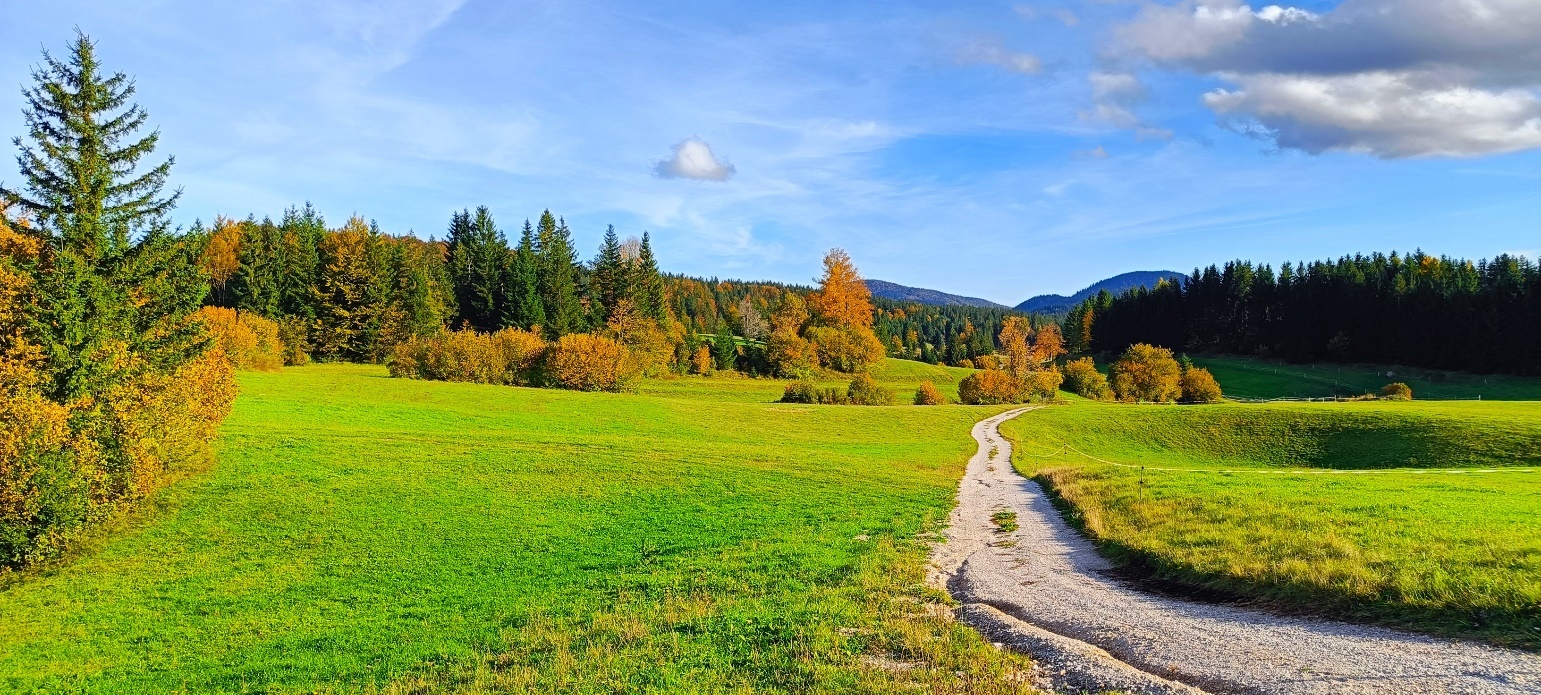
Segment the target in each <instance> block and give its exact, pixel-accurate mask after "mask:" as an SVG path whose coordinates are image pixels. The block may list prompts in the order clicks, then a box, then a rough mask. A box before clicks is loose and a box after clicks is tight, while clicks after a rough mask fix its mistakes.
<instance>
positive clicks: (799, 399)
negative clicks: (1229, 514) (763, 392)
mask: <svg viewBox="0 0 1541 695" xmlns="http://www.w3.org/2000/svg"><path fill="white" fill-rule="evenodd" d="M781 402H782V403H818V402H819V387H818V385H817V384H814V383H813V382H812V381H809V380H807V379H798V380H797V381H794V382H792V383H790V384H787V387H786V389H785V390H783V391H782V392H781Z"/></svg>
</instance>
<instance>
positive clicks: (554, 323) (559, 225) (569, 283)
mask: <svg viewBox="0 0 1541 695" xmlns="http://www.w3.org/2000/svg"><path fill="white" fill-rule="evenodd" d="M535 237H536V242H537V243H538V244H539V247H538V248H539V256H538V257H537V258H538V261H537V266H536V267H537V269H538V273H537V278H538V286H539V289H540V298H541V303H542V304H543V305H544V307H543V309H544V313H545V316H546V324H545V326H546V334H547V335H548V336H549V337H551V338H557V337H560V336H563V335H566V334H568V333H573V332H577V331H581V330H583V326H582V322H583V307H582V305H581V304H579V302H578V267H577V266H578V254H577V252H576V251H574V250H573V246H572V234H571V233H570V232H569V231H568V230H567V225H566V223H565V222H559V221H558V220H556V219H555V218H553V217H552V215H551V211H550V210H547V211H545V212H543V213H541V216H540V222H539V224H538V225H537V227H536V234H535Z"/></svg>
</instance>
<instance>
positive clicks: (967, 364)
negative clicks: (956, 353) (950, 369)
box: [953, 358, 974, 369]
mask: <svg viewBox="0 0 1541 695" xmlns="http://www.w3.org/2000/svg"><path fill="white" fill-rule="evenodd" d="M953 366H954V367H962V368H964V369H973V368H974V361H973V360H971V359H967V358H964V359H961V360H958V363H957V364H955V365H953Z"/></svg>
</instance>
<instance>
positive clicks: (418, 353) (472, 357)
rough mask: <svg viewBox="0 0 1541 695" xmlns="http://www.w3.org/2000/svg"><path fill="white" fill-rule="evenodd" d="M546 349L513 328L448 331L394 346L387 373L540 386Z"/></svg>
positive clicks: (533, 335)
mask: <svg viewBox="0 0 1541 695" xmlns="http://www.w3.org/2000/svg"><path fill="white" fill-rule="evenodd" d="M546 347H547V344H546V341H545V340H544V339H542V338H541V337H540V335H539V334H537V333H535V332H533V331H524V330H519V329H517V328H506V329H504V330H501V331H498V332H497V333H477V332H476V331H472V330H465V331H451V332H446V333H442V334H440V335H436V336H433V337H429V338H411V339H409V340H407V342H404V343H400V344H398V345H397V346H396V347H395V349H394V352H393V353H392V356H391V360H390V363H389V364H388V365H387V368H388V369H389V370H390V372H391V376H395V377H404V378H408V379H435V380H439V381H469V382H473V383H478V384H502V385H506V386H532V385H537V384H539V383H540V373H539V372H540V369H539V367H540V359H541V357H542V356H543V355H544V354H545V352H546Z"/></svg>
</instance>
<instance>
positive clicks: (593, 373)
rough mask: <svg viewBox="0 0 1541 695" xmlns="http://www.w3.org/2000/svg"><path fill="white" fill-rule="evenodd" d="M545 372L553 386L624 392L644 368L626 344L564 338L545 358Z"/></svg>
mask: <svg viewBox="0 0 1541 695" xmlns="http://www.w3.org/2000/svg"><path fill="white" fill-rule="evenodd" d="M546 372H547V376H548V378H549V379H550V381H551V384H552V385H553V386H559V387H561V388H564V389H573V390H575V391H612V392H615V391H622V390H624V389H626V388H628V387H630V386H631V384H632V383H633V382H634V381H636V379H637V377H639V376H641V373H642V371H641V369H640V368H639V366H638V365H637V362H636V360H634V359H632V356H631V354H630V351H628V350H627V349H626V347H625V346H624V345H621V344H620V343H618V342H616V341H615V340H612V339H610V338H606V337H604V336H600V335H591V334H588V333H571V334H568V335H564V336H562V337H561V338H560V339H558V340H557V342H556V344H555V345H553V346H551V348H550V350H548V352H547V355H546Z"/></svg>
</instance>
